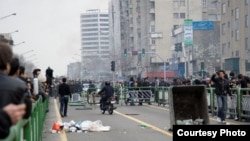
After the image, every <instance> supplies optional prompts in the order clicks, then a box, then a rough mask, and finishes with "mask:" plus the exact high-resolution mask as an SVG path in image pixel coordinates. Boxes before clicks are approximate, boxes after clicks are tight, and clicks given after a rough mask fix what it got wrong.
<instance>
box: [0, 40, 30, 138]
mask: <svg viewBox="0 0 250 141" xmlns="http://www.w3.org/2000/svg"><path fill="white" fill-rule="evenodd" d="M12 59H13V52H12V50H11V47H10V46H9V45H7V44H6V43H3V42H1V41H0V115H1V118H0V120H1V123H0V138H1V139H3V138H6V137H7V136H8V135H9V133H10V127H11V125H12V124H15V123H16V122H18V121H19V120H20V119H23V118H24V115H28V114H27V113H28V112H27V111H28V110H27V109H28V108H27V105H26V104H24V99H25V90H26V86H25V83H19V81H17V79H15V78H13V77H10V76H8V74H9V72H10V70H11V63H12ZM13 104H14V105H13ZM18 105H20V107H19V106H18ZM21 105H22V106H21ZM24 110H25V111H24ZM6 112H7V113H6ZM19 112H20V114H18V113H19ZM3 114H5V115H3ZM6 114H7V115H6ZM13 114H14V115H13ZM13 118H14V120H13ZM11 121H12V124H11ZM8 123H9V124H8Z"/></svg>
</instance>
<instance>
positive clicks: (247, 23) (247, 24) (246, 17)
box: [245, 15, 249, 27]
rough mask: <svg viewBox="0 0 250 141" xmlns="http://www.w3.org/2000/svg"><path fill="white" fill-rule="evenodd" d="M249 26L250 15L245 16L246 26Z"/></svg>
mask: <svg viewBox="0 0 250 141" xmlns="http://www.w3.org/2000/svg"><path fill="white" fill-rule="evenodd" d="M248 26H249V20H248V15H246V16H245V27H248Z"/></svg>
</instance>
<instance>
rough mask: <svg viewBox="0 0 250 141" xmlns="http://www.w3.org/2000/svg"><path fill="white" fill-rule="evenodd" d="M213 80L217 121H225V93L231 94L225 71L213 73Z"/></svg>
mask: <svg viewBox="0 0 250 141" xmlns="http://www.w3.org/2000/svg"><path fill="white" fill-rule="evenodd" d="M211 81H213V82H214V87H215V94H216V98H217V105H218V119H217V120H218V121H219V122H222V123H226V121H225V119H226V111H227V95H230V96H232V94H231V91H230V86H229V84H230V83H229V80H228V79H226V78H225V71H223V70H220V71H218V72H217V74H214V75H213V76H212V78H211Z"/></svg>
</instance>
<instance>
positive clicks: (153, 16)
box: [150, 13, 155, 21]
mask: <svg viewBox="0 0 250 141" xmlns="http://www.w3.org/2000/svg"><path fill="white" fill-rule="evenodd" d="M150 20H151V21H155V14H154V13H151V14H150Z"/></svg>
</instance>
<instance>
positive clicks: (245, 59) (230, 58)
mask: <svg viewBox="0 0 250 141" xmlns="http://www.w3.org/2000/svg"><path fill="white" fill-rule="evenodd" d="M221 7H222V10H221V12H222V13H221V14H222V15H221V38H220V39H221V53H222V55H221V57H222V67H223V69H224V70H226V71H227V72H229V71H234V72H235V73H236V74H238V73H242V74H247V75H250V41H249V36H250V27H249V26H250V25H249V23H250V21H249V20H250V18H249V14H250V1H249V0H221Z"/></svg>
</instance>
